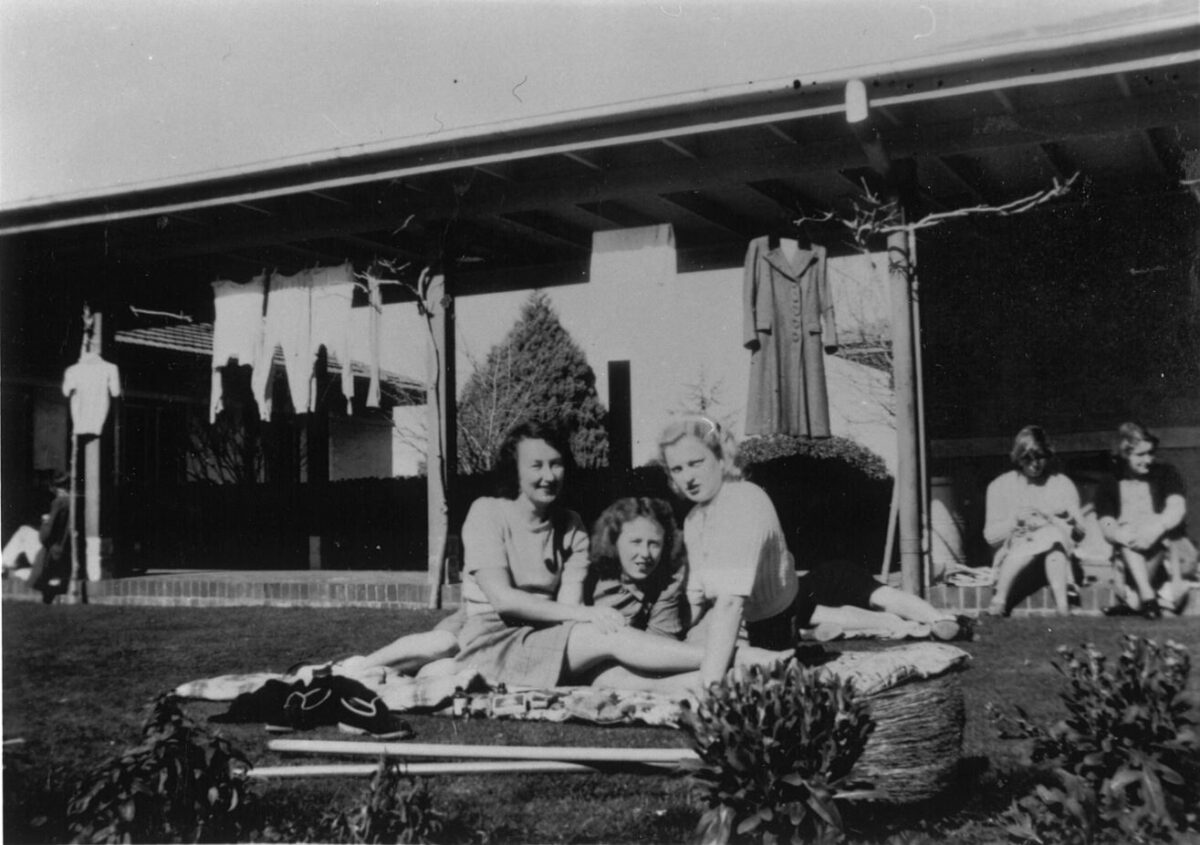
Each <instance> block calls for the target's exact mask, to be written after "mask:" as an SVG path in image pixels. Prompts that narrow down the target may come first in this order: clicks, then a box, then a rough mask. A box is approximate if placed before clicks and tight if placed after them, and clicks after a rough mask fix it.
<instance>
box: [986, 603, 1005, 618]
mask: <svg viewBox="0 0 1200 845" xmlns="http://www.w3.org/2000/svg"><path fill="white" fill-rule="evenodd" d="M1005 604H1006V602H1004V601H1003V600H1001V601H997V600H996V599H992V602H991V604H989V605H988V606H987V615H988V616H1008V614H1009V609H1008V608H1007V607H1005Z"/></svg>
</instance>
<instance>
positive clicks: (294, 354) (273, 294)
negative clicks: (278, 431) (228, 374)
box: [250, 270, 313, 419]
mask: <svg viewBox="0 0 1200 845" xmlns="http://www.w3.org/2000/svg"><path fill="white" fill-rule="evenodd" d="M311 280H312V271H310V270H301V271H300V272H299V273H297V274H296V275H294V276H281V275H279V274H278V273H273V274H272V275H271V280H270V285H269V288H268V291H267V316H266V318H265V319H264V320H263V342H262V347H261V348H260V350H259V355H258V362H257V363H256V364H255V365H254V372H253V373H252V374H251V378H250V388H251V390H252V391H253V393H254V401H256V402H257V403H258V411H259V414H260V415H261V416H262V418H263V419H269V418H270V416H271V404H272V385H273V381H274V379H273V378H272V372H271V364H272V362H273V361H274V359H275V348H276V347H280V348H282V349H283V368H284V374H285V376H286V377H287V382H288V388H289V389H290V390H291V393H292V406H293V407H294V408H295V409H296V413H298V414H301V413H304V412H305V411H306V410H308V406H309V397H310V396H311V394H312V389H311V385H312V370H313V354H312V342H311V339H312V307H311V301H310V300H311V284H310V282H311Z"/></svg>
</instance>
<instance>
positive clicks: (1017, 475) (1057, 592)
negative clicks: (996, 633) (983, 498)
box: [983, 425, 1084, 616]
mask: <svg viewBox="0 0 1200 845" xmlns="http://www.w3.org/2000/svg"><path fill="white" fill-rule="evenodd" d="M1009 457H1010V459H1011V461H1012V465H1013V468H1012V469H1011V470H1009V471H1008V472H1006V473H1004V474H1003V475H1001V476H999V477H997V478H996V479H995V480H993V481H992V483H991V484H989V485H988V488H987V505H986V516H985V521H984V526H983V536H984V539H985V540H987V542H988V544H989V545H990V546H991V547H992V548H993V549H994V550H995V555H994V557H993V559H992V566H993V568H994V569H995V571H996V586H995V589H994V591H993V593H992V601H991V604H990V605H989V606H988V609H987V612H988V614H989V615H992V616H1007V615H1008V614H1009V612H1010V611H1011V609H1012V607H1013V606H1014V605H1016V604H1017V603H1018V602H1020V601H1021V600H1022V599H1023V598H1025V596H1027V595H1030V594H1032V593H1034V592H1036V591H1037V590H1039V589H1041V588H1042V587H1043V586H1047V585H1049V587H1050V592H1051V593H1052V594H1053V596H1054V606H1055V609H1056V610H1057V611H1058V613H1059V615H1063V616H1065V615H1067V614H1068V613H1070V611H1071V605H1072V603H1073V600H1074V599H1075V597H1077V596H1078V592H1077V590H1078V588H1077V586H1076V584H1077V583H1078V580H1079V577H1078V573H1077V572H1076V571H1075V568H1076V566H1077V562H1076V560H1075V545H1076V543H1078V542H1080V541H1081V540H1082V539H1083V537H1084V530H1083V527H1082V526H1081V524H1080V520H1081V516H1080V505H1079V490H1078V489H1077V488H1076V487H1075V483H1074V482H1073V481H1071V479H1070V478H1068V477H1067V476H1066V475H1065V474H1063V473H1062V472H1059V471H1057V470H1056V469H1053V468H1052V466H1051V460H1052V459H1053V457H1054V449H1053V447H1052V446H1051V445H1050V440H1049V438H1048V437H1047V436H1046V432H1045V431H1044V430H1043V429H1042V427H1041V426H1037V425H1027V426H1025V427H1024V428H1022V429H1021V430H1020V431H1019V432H1017V436H1016V437H1015V438H1014V439H1013V447H1012V452H1011V453H1010V455H1009Z"/></svg>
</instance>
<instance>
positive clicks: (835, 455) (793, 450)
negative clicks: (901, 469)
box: [738, 434, 892, 481]
mask: <svg viewBox="0 0 1200 845" xmlns="http://www.w3.org/2000/svg"><path fill="white" fill-rule="evenodd" d="M738 455H739V457H740V459H741V462H742V464H743V465H745V466H751V465H753V464H765V463H767V462H768V461H774V460H777V459H779V458H790V457H793V456H796V455H799V456H802V457H808V458H815V459H817V460H831V461H841V462H842V463H845V464H849V465H850V466H852V467H854V468H855V469H857V470H858V471H859V472H861V473H862V474H863V475H865V476H867V477H868V478H873V479H875V480H877V481H883V480H887V479H889V478H891V477H892V475H891V473H890V472H888V468H887V464H885V463H884V462H883V458H881V457H879V455H877V454H875V453H874V452H872V451H871V450H870V449H868V448H867V447H866V446H863V445H861V444H859V443H855V442H854V441H853V440H848V439H847V438H845V437H822V438H818V439H815V440H814V439H810V438H807V437H794V436H792V435H790V434H767V435H760V436H756V437H748V438H746V439H745V440H743V441H742V442H741V444H740V445H739V446H738Z"/></svg>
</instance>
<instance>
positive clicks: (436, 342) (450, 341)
mask: <svg viewBox="0 0 1200 845" xmlns="http://www.w3.org/2000/svg"><path fill="white" fill-rule="evenodd" d="M422 305H423V307H424V309H425V312H426V320H427V321H428V324H429V333H430V338H429V346H428V355H427V361H428V366H427V370H426V376H427V379H426V382H427V384H428V388H427V392H426V400H425V402H426V405H425V407H426V413H427V418H426V420H427V422H426V427H425V429H426V432H427V443H428V446H427V451H426V461H425V464H426V466H425V479H426V485H427V493H428V509H427V519H428V526H429V527H428V538H429V552H428V564H429V578H428V586H429V601H428V605H429V607H430V608H431V609H437V608H439V607H441V606H442V578H443V573H444V571H445V558H446V548H447V540H448V535H449V532H450V506H449V503H448V500H449V496H450V489H451V484H452V483H453V478H454V476H455V474H456V473H457V471H458V467H457V463H458V449H457V443H456V442H455V438H456V436H457V432H458V426H457V423H456V419H455V383H454V299H453V297H452V296H451V295H450V294H449V293H448V292H447V291H446V279H445V277H444V276H442V275H436V276H431V277H429V281H428V285H427V286H424V287H423V288H422Z"/></svg>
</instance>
